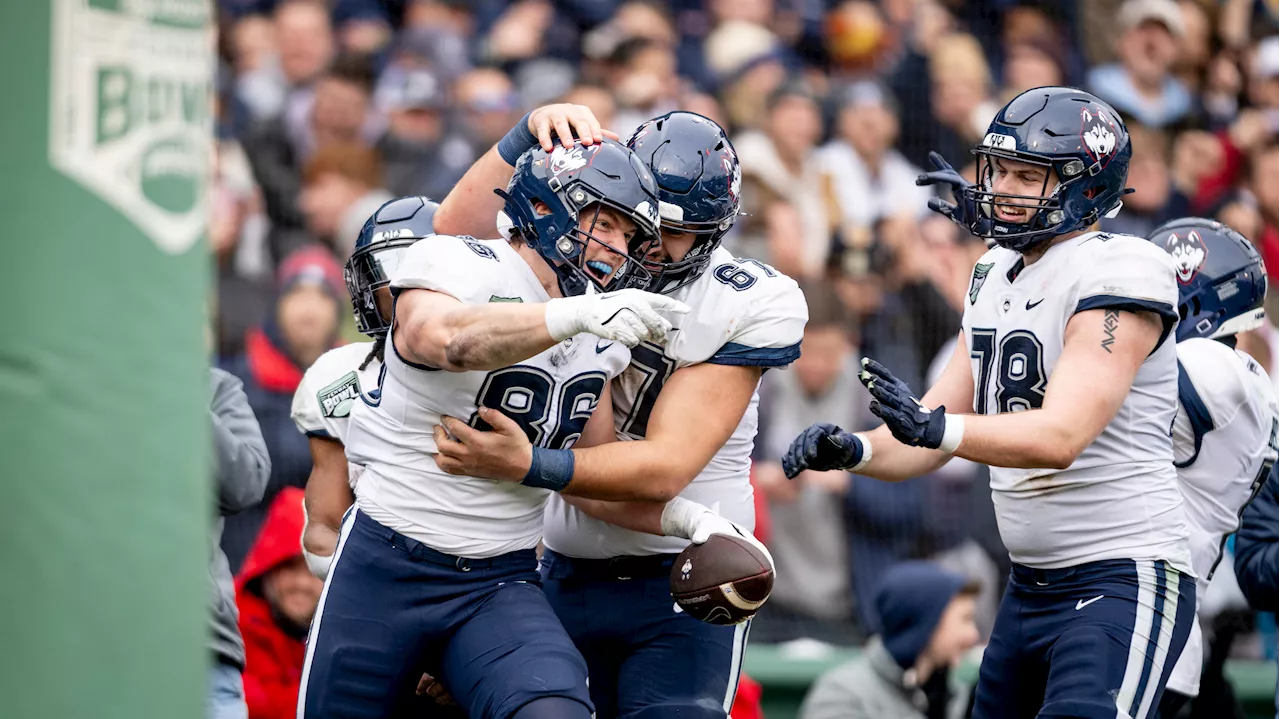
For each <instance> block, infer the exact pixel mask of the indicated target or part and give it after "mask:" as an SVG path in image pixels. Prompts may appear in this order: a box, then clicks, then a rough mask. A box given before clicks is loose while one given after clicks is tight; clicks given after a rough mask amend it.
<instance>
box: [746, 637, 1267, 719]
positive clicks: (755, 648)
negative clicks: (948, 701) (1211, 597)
mask: <svg viewBox="0 0 1280 719" xmlns="http://www.w3.org/2000/svg"><path fill="white" fill-rule="evenodd" d="M858 654H859V651H858V650H857V649H842V650H837V651H835V652H833V653H832V654H830V655H828V656H826V657H824V658H822V659H796V658H789V657H787V656H785V655H784V652H782V651H781V650H780V649H779V647H777V646H773V645H768V644H759V645H752V646H749V647H747V656H746V659H745V661H744V663H743V670H744V671H745V672H746V673H747V674H748V675H750V676H751V678H752V679H754V680H756V681H757V682H759V683H760V684H761V686H763V687H764V704H765V707H764V708H765V715H766V716H768V717H769V719H790V718H791V717H794V716H795V715H796V711H797V710H798V709H799V706H800V702H801V700H803V699H804V693H805V692H806V691H807V690H808V688H809V685H810V684H812V683H813V682H814V681H815V680H816V679H817V678H818V677H819V676H820V675H821V674H822V673H823V672H825V671H827V670H828V669H831V668H832V667H835V666H837V665H840V664H843V663H844V662H847V661H849V660H851V659H853V658H855V657H857V656H858ZM1276 671H1277V668H1276V663H1275V662H1254V661H1229V662H1227V669H1226V674H1227V679H1228V680H1230V681H1231V685H1232V686H1233V687H1234V688H1235V691H1236V696H1237V697H1238V698H1239V699H1240V702H1241V703H1242V704H1243V705H1244V706H1245V708H1246V709H1247V710H1248V712H1249V716H1250V717H1257V718H1258V719H1262V718H1263V717H1271V716H1274V711H1273V709H1272V707H1273V703H1274V701H1275V696H1276ZM957 678H958V679H960V680H961V681H964V682H967V683H972V682H974V681H976V680H977V678H978V665H977V664H976V663H975V662H965V663H964V664H962V665H961V666H960V667H959V669H958V670H957Z"/></svg>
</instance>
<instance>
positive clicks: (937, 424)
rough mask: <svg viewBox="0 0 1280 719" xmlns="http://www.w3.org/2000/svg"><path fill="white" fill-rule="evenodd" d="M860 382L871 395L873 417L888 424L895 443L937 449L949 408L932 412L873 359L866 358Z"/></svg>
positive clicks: (904, 383) (859, 377)
mask: <svg viewBox="0 0 1280 719" xmlns="http://www.w3.org/2000/svg"><path fill="white" fill-rule="evenodd" d="M858 379H859V380H861V382H862V384H863V385H865V386H866V388H867V391H869V392H870V393H871V397H872V400H871V413H872V414H874V415H875V416H877V417H879V418H880V419H882V420H884V423H885V425H887V426H888V427H889V431H890V432H892V433H893V437H894V439H896V440H898V441H899V442H901V443H903V444H906V445H910V446H912V447H925V448H927V449H937V448H938V447H940V446H942V438H943V435H945V434H946V427H947V416H946V415H947V408H946V407H938V408H936V409H933V410H930V409H929V408H927V407H925V406H924V405H923V404H920V400H918V399H916V398H915V395H913V394H912V393H911V388H910V387H908V386H907V383H906V382H903V381H902V380H900V379H898V378H897V377H894V376H893V373H891V372H890V371H889V370H888V368H886V367H885V366H884V365H882V364H880V363H879V362H876V361H875V360H873V359H869V358H863V360H862V372H860V373H859V374H858Z"/></svg>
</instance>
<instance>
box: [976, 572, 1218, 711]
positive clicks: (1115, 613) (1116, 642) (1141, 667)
mask: <svg viewBox="0 0 1280 719" xmlns="http://www.w3.org/2000/svg"><path fill="white" fill-rule="evenodd" d="M1195 589H1196V585H1195V580H1194V579H1192V578H1191V577H1190V576H1187V575H1183V574H1181V573H1180V572H1178V571H1177V570H1176V569H1174V568H1172V567H1171V566H1169V564H1168V563H1167V562H1164V561H1152V560H1143V561H1138V562H1134V561H1132V560H1107V561H1101V562H1091V563H1088V564H1082V565H1080V566H1077V567H1069V568H1066V569H1032V568H1030V567H1024V566H1021V565H1016V564H1015V565H1014V567H1013V571H1012V572H1011V573H1010V575H1009V586H1008V589H1006V591H1005V595H1004V599H1003V601H1002V602H1001V603H1000V611H999V613H998V614H997V616H996V625H995V630H994V631H993V632H992V634H991V642H990V644H988V645H987V649H986V653H985V654H984V655H983V657H982V668H981V670H980V672H979V677H978V688H977V698H976V701H975V703H974V710H973V716H974V719H1031V718H1032V717H1041V718H1044V719H1048V718H1049V717H1054V718H1061V719H1066V718H1068V717H1070V718H1071V719H1117V718H1120V717H1132V718H1133V719H1150V717H1153V716H1154V715H1155V712H1156V709H1157V707H1159V705H1160V696H1161V694H1162V693H1163V692H1164V685H1165V682H1166V681H1168V679H1169V673H1170V672H1172V671H1173V665H1174V664H1175V663H1176V662H1177V659H1178V655H1179V654H1180V653H1181V652H1182V647H1183V646H1184V645H1185V644H1186V642H1187V636H1188V634H1189V633H1190V632H1191V623H1192V622H1194V621H1195V606H1196V600H1195Z"/></svg>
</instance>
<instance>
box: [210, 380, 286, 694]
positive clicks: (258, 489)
mask: <svg viewBox="0 0 1280 719" xmlns="http://www.w3.org/2000/svg"><path fill="white" fill-rule="evenodd" d="M209 372H210V380H211V385H212V397H211V399H210V402H209V414H210V419H211V421H212V423H213V478H214V484H215V486H216V488H217V491H218V518H217V519H216V520H215V521H214V523H213V536H212V537H211V538H210V549H209V552H210V556H209V579H210V583H211V587H210V589H211V594H212V596H211V598H210V602H211V604H210V609H211V612H210V622H211V623H212V625H213V626H212V627H211V629H212V632H213V633H212V635H211V636H210V642H211V645H210V648H211V649H213V653H214V657H215V658H216V659H217V660H219V661H222V662H225V663H229V664H232V665H234V666H237V667H239V668H240V669H242V670H243V669H244V640H243V639H242V638H241V637H240V627H239V626H238V622H239V618H240V616H239V612H237V611H236V592H235V585H234V584H233V583H232V579H231V569H230V567H229V566H228V564H227V556H226V555H225V554H223V553H222V549H221V547H220V546H219V544H220V541H221V539H222V518H223V517H225V516H227V515H230V514H235V513H236V512H239V511H241V510H244V509H247V508H249V507H252V506H253V505H255V504H257V503H258V502H260V501H261V500H262V493H263V492H264V491H265V490H266V488H267V478H268V477H269V476H270V475H271V458H270V457H269V456H267V443H266V442H264V441H263V440H262V430H261V429H260V428H259V427H258V420H257V418H255V417H254V416H253V410H252V409H250V408H249V399H248V397H245V394H244V387H243V386H242V385H241V383H240V380H239V379H236V377H235V376H234V375H231V374H228V373H227V372H224V371H222V370H220V369H217V368H212V369H210V371H209Z"/></svg>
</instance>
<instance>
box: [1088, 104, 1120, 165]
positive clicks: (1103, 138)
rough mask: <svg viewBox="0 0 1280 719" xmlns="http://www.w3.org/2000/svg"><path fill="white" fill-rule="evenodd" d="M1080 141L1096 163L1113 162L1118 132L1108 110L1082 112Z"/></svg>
mask: <svg viewBox="0 0 1280 719" xmlns="http://www.w3.org/2000/svg"><path fill="white" fill-rule="evenodd" d="M1080 139H1081V140H1083V141H1084V146H1085V147H1086V148H1088V149H1089V156H1090V157H1092V158H1093V159H1094V160H1095V161H1097V162H1101V163H1102V164H1103V165H1106V164H1107V163H1108V162H1110V161H1111V155H1112V154H1114V153H1115V151H1116V132H1115V122H1114V121H1113V120H1112V119H1111V118H1110V117H1109V116H1108V115H1107V112H1106V110H1102V109H1100V108H1099V109H1098V110H1096V111H1094V112H1090V111H1089V108H1087V107H1086V108H1082V109H1081V110H1080Z"/></svg>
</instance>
